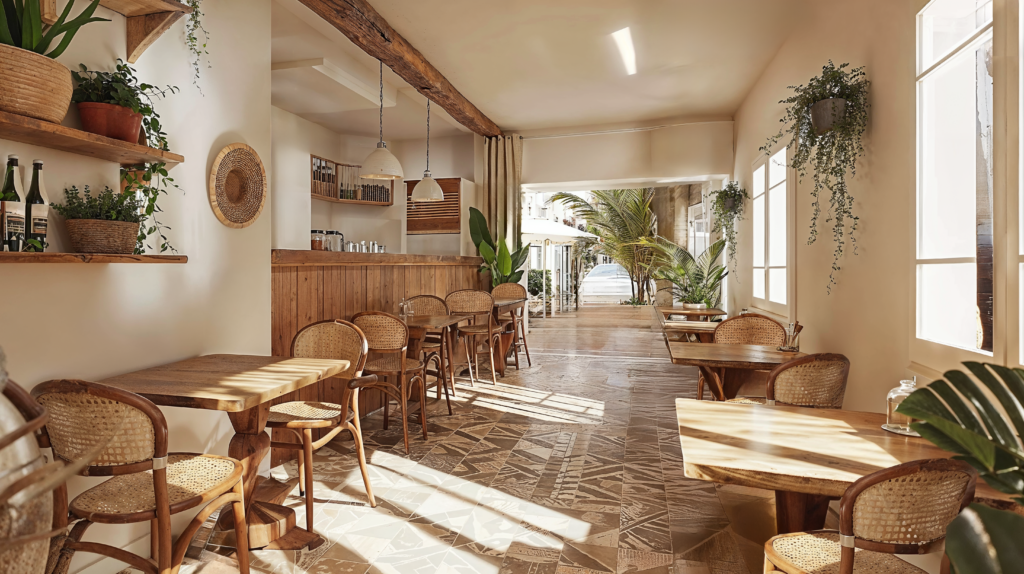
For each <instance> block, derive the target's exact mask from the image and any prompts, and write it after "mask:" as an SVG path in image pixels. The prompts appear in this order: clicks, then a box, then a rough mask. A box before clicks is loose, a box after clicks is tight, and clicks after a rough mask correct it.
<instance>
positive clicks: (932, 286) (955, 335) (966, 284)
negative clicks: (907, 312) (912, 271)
mask: <svg viewBox="0 0 1024 574" xmlns="http://www.w3.org/2000/svg"><path fill="white" fill-rule="evenodd" d="M975 275H976V269H975V265H974V264H973V263H956V264H945V265H918V266H917V317H918V328H917V336H918V337H920V338H922V339H928V340H930V341H935V342H937V343H943V344H946V345H953V346H956V347H962V348H965V349H977V348H979V338H980V337H979V335H980V328H979V325H980V324H979V321H978V306H977V303H976V300H977V281H976V279H975Z"/></svg>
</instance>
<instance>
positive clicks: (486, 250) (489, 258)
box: [477, 243, 494, 265]
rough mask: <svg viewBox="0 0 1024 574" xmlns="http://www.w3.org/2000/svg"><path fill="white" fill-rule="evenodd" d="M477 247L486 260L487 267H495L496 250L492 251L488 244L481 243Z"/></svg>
mask: <svg viewBox="0 0 1024 574" xmlns="http://www.w3.org/2000/svg"><path fill="white" fill-rule="evenodd" d="M477 247H479V248H480V256H481V257H483V258H484V261H486V262H487V265H494V250H493V249H491V246H490V245H488V244H486V243H481V244H480V245H478V246H477Z"/></svg>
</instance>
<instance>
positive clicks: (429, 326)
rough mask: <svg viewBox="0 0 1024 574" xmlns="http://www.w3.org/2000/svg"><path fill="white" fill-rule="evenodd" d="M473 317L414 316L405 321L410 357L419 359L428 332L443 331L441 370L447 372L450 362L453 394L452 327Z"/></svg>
mask: <svg viewBox="0 0 1024 574" xmlns="http://www.w3.org/2000/svg"><path fill="white" fill-rule="evenodd" d="M472 318H473V316H472V315H413V316H412V317H411V318H409V319H407V320H406V321H405V324H406V325H407V326H408V327H409V339H410V340H409V349H408V353H407V354H408V356H410V357H419V355H420V345H421V344H422V342H423V338H424V337H425V336H426V335H427V331H441V370H442V372H443V371H445V367H444V365H445V361H446V360H447V361H448V369H447V374H442V376H447V377H449V379H448V380H449V381H451V387H452V393H454V392H455V366H454V365H455V356H454V352H455V348H456V346H455V344H454V343H453V342H452V329H451V328H452V327H453V326H455V325H458V324H459V323H461V322H463V321H469V320H470V319H472Z"/></svg>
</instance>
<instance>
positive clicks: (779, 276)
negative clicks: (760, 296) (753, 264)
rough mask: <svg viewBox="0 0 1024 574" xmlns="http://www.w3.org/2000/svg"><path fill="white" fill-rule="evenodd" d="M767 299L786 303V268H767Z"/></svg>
mask: <svg viewBox="0 0 1024 574" xmlns="http://www.w3.org/2000/svg"><path fill="white" fill-rule="evenodd" d="M768 300H769V301H771V302H773V303H779V304H780V305H785V304H786V268H785V267H783V268H782V269H775V268H772V269H769V270H768Z"/></svg>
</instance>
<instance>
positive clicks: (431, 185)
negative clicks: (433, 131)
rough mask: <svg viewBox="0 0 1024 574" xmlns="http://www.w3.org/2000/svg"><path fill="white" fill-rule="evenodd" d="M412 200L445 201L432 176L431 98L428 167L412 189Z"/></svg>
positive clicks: (428, 103) (428, 107) (428, 120)
mask: <svg viewBox="0 0 1024 574" xmlns="http://www.w3.org/2000/svg"><path fill="white" fill-rule="evenodd" d="M409 199H410V200H411V201H444V192H443V191H441V186H440V185H437V182H436V181H434V178H432V177H430V100H429V99H428V100H427V169H426V170H425V171H424V172H423V179H421V180H420V181H419V183H417V184H416V187H414V188H413V189H412V197H410V198H409Z"/></svg>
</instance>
